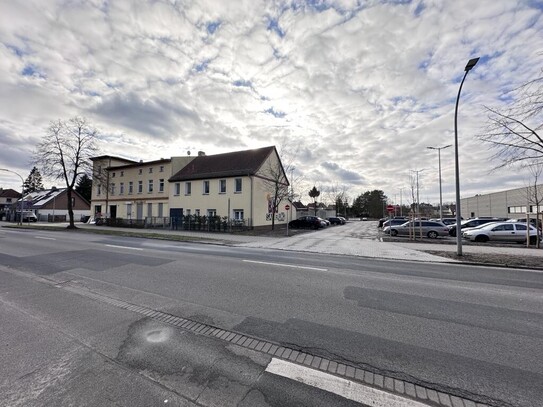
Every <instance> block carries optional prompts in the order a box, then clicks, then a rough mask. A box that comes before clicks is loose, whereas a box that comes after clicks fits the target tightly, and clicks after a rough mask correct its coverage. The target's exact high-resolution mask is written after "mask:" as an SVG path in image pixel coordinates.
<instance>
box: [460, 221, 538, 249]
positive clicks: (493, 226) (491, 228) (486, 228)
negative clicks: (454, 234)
mask: <svg viewBox="0 0 543 407" xmlns="http://www.w3.org/2000/svg"><path fill="white" fill-rule="evenodd" d="M526 232H527V226H526V222H524V223H523V222H492V223H488V224H485V225H481V226H479V227H476V228H472V229H468V230H465V231H463V232H462V237H463V238H464V239H469V240H471V241H472V242H488V241H498V242H518V243H524V242H526ZM529 233H530V244H535V243H536V242H537V239H538V230H537V229H536V228H535V227H534V226H532V225H530V231H529ZM539 238H540V237H539Z"/></svg>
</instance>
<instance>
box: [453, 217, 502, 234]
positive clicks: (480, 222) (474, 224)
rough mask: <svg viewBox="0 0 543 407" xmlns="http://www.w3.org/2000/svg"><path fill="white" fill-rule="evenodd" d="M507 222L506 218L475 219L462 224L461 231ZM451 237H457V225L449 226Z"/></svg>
mask: <svg viewBox="0 0 543 407" xmlns="http://www.w3.org/2000/svg"><path fill="white" fill-rule="evenodd" d="M503 220H505V219H504V218H474V219H467V220H464V221H462V222H461V224H460V229H465V228H474V227H477V226H481V225H484V224H485V223H490V222H499V221H503ZM449 235H450V236H456V223H455V224H453V225H450V226H449Z"/></svg>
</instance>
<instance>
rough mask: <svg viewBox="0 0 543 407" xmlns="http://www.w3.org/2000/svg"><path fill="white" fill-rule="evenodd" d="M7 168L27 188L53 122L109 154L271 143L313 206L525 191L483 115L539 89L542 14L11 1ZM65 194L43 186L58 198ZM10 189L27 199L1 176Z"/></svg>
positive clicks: (3, 85) (3, 81) (2, 163)
mask: <svg viewBox="0 0 543 407" xmlns="http://www.w3.org/2000/svg"><path fill="white" fill-rule="evenodd" d="M0 10H1V12H0V168H6V169H10V170H12V171H15V172H17V173H19V174H20V175H21V176H22V177H23V178H26V177H27V176H28V174H29V173H30V170H31V169H32V164H31V163H30V156H31V154H32V152H33V151H34V149H35V146H36V144H37V143H38V142H39V141H40V140H41V139H42V138H43V137H44V136H45V135H46V128H47V126H48V125H49V123H50V122H51V121H54V120H58V119H61V120H67V119H69V118H71V117H74V116H83V117H86V118H87V119H88V120H89V121H90V122H91V123H92V124H93V125H94V126H95V127H96V128H97V129H98V130H99V131H100V133H101V140H100V143H99V147H100V149H101V153H102V154H108V155H116V156H121V157H125V158H128V159H133V160H140V159H141V160H144V161H147V160H154V159H159V158H167V157H171V156H184V155H186V154H187V151H190V152H191V153H192V154H193V155H195V154H197V152H198V151H204V152H205V153H206V154H208V155H210V154H217V153H224V152H229V151H238V150H244V149H251V148H258V147H264V146H269V145H275V146H276V147H277V148H278V149H279V150H281V151H284V157H285V160H288V162H289V163H291V165H293V166H294V167H295V170H294V172H293V176H294V178H295V179H296V180H297V182H295V183H294V185H293V186H294V189H295V192H297V193H299V194H300V195H301V198H302V201H306V202H307V201H309V200H310V198H309V197H308V195H307V192H308V191H309V189H311V187H312V186H313V185H316V186H317V188H319V189H320V190H321V192H322V194H321V195H322V196H321V198H323V199H326V197H327V196H329V195H330V191H332V192H333V191H334V190H345V192H346V193H347V195H348V196H349V197H350V198H351V200H352V199H354V198H355V197H356V196H358V195H359V194H361V193H363V192H365V191H369V190H373V189H381V190H383V191H384V192H385V194H386V195H387V196H388V197H389V200H390V203H400V201H401V202H402V203H404V204H405V203H407V202H409V201H410V195H411V182H410V178H412V177H413V175H414V174H416V171H418V175H419V195H420V201H422V202H432V203H437V202H439V171H438V153H437V151H435V150H429V149H427V148H426V147H428V146H434V147H442V146H446V145H449V144H453V147H450V148H447V149H444V150H442V151H441V167H442V185H443V201H444V202H453V201H454V199H455V171H454V108H455V101H456V96H457V93H458V88H459V85H460V81H461V79H462V77H463V75H464V67H465V65H466V63H467V61H468V60H469V59H471V58H475V57H480V58H481V59H480V61H479V63H478V64H477V66H475V68H473V70H471V71H470V72H469V74H468V76H467V78H466V81H465V83H464V86H463V89H462V94H461V98H460V105H459V111H458V145H459V154H458V156H459V165H460V185H461V196H462V197H470V196H473V195H475V194H484V193H488V192H493V191H498V190H503V189H510V188H518V187H522V186H525V185H526V184H527V182H528V180H529V172H526V171H522V170H519V169H514V168H507V169H502V170H496V171H491V170H492V168H494V167H496V166H497V165H498V164H499V162H497V161H495V160H492V155H493V152H492V151H491V150H489V146H488V145H486V144H483V143H482V142H481V141H479V140H478V139H477V137H476V135H477V134H481V133H482V132H484V129H485V127H486V125H487V116H488V114H487V113H486V111H485V106H489V107H493V108H506V107H507V106H508V105H510V104H511V103H513V102H514V99H513V98H512V97H511V91H512V90H514V89H515V88H516V87H518V86H519V85H521V84H522V83H525V82H527V81H530V80H532V79H535V78H536V77H539V76H541V69H542V68H543V13H542V10H543V0H526V1H523V0H517V1H515V0H477V1H473V0H455V1H449V0H419V1H417V0H414V1H407V0H388V1H387V0H368V1H362V0H338V1H319V0H290V1H283V0H277V1H272V0H269V1H260V0H247V1H245V0H239V1H238V0H231V1H225V0H198V1H196V0H186V1H181V0H179V1H176V0H168V1H167V0H156V1H136V0H134V1H122V0H117V1H107V0H87V1H83V0H64V1H53V0H48V1H43V0H36V1H32V0H25V1H15V0H0ZM53 185H56V186H62V185H61V183H60V182H59V181H54V180H45V186H46V187H50V186H53ZM0 186H2V187H4V188H13V189H17V190H20V180H19V178H18V177H17V176H16V175H14V174H11V173H8V172H5V171H0Z"/></svg>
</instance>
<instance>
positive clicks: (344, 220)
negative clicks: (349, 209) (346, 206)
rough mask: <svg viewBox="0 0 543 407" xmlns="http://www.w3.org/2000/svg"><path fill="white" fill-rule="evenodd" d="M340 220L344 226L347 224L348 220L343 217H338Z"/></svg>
mask: <svg viewBox="0 0 543 407" xmlns="http://www.w3.org/2000/svg"><path fill="white" fill-rule="evenodd" d="M338 218H339V219H341V220H342V222H343V224H345V223H347V219H345V218H344V217H343V216H338Z"/></svg>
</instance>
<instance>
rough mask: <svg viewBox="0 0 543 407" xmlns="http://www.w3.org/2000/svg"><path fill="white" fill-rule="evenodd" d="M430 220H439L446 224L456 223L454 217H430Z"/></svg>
mask: <svg viewBox="0 0 543 407" xmlns="http://www.w3.org/2000/svg"><path fill="white" fill-rule="evenodd" d="M430 220H431V221H434V222H441V223H443V224H445V225H447V226H449V225H454V224H455V223H456V218H443V219H441V218H437V219H430Z"/></svg>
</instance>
